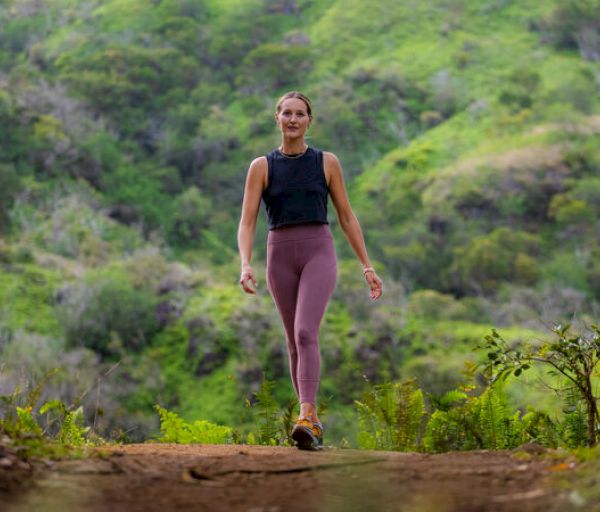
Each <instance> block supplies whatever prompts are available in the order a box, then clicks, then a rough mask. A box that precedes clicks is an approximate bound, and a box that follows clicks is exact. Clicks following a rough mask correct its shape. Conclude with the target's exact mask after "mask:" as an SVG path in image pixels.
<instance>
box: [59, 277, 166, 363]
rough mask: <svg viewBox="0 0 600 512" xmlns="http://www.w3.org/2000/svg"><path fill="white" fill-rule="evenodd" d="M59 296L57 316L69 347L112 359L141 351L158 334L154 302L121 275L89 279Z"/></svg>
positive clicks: (146, 291)
mask: <svg viewBox="0 0 600 512" xmlns="http://www.w3.org/2000/svg"><path fill="white" fill-rule="evenodd" d="M62 295H63V297H62V300H61V301H60V304H59V305H58V312H59V316H60V319H61V322H62V325H63V328H64V330H65V336H66V339H67V342H68V344H69V345H70V346H84V347H88V348H91V349H93V350H94V351H96V352H97V353H99V354H100V355H102V356H104V357H107V356H115V355H117V354H120V353H121V351H122V350H123V349H126V350H133V351H139V350H141V349H142V348H143V347H144V346H145V345H146V344H147V342H148V341H149V340H150V339H151V338H152V336H153V335H154V334H155V333H156V332H157V330H158V327H159V324H158V319H157V317H156V311H155V309H156V305H157V298H156V297H155V296H154V295H153V294H152V292H150V291H148V290H146V289H143V288H140V289H136V288H134V287H133V286H132V285H131V284H130V282H129V281H128V280H127V278H126V277H125V276H124V275H119V274H115V275H111V274H97V275H89V276H88V277H87V278H85V279H84V280H83V281H82V282H80V283H77V284H75V285H73V286H70V287H68V288H67V289H65V290H63V292H62Z"/></svg>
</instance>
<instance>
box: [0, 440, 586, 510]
mask: <svg viewBox="0 0 600 512" xmlns="http://www.w3.org/2000/svg"><path fill="white" fill-rule="evenodd" d="M11 457H13V459H11ZM2 460H5V462H4V466H2ZM10 460H12V462H10ZM575 466H576V463H575V462H573V461H569V460H567V459H564V458H563V459H559V458H556V457H553V456H552V454H551V453H549V452H546V451H544V450H543V449H541V448H539V447H537V446H535V445H532V446H529V447H525V448H524V449H520V450H516V451H515V450H513V451H473V452H460V453H459V452H455V453H446V454H436V455H430V454H422V453H397V452H368V451H362V450H361V451H359V450H340V449H333V448H332V449H325V450H323V451H321V452H302V451H299V450H297V449H295V448H286V447H266V446H243V445H201V446H199V445H194V446H189V445H169V444H137V445H120V446H111V447H102V448H99V449H97V450H96V455H95V456H93V457H90V458H87V459H84V460H63V461H56V462H37V463H34V464H31V465H30V464H27V463H20V462H19V461H17V459H15V458H14V454H12V455H11V454H9V453H5V454H4V459H3V455H1V454H0V510H2V511H3V512H4V511H6V512H26V511H27V512H29V511H36V512H37V511H44V512H53V511H61V512H63V511H67V512H79V511H86V512H95V511H97V512H104V511H107V512H119V511H132V512H133V511H145V512H148V511H158V512H167V511H170V510H191V511H204V510H206V511H211V512H212V511H243V512H300V511H301V512H307V511H318V512H330V511H331V512H342V511H343V512H352V511H357V512H358V511H383V512H387V511H402V512H459V511H460V512H475V511H516V510H518V511H519V512H534V511H540V512H554V511H556V512H565V511H570V510H585V511H588V510H596V508H594V504H590V503H589V502H588V503H585V502H584V500H582V498H581V496H579V495H578V494H577V493H574V492H573V491H572V490H569V488H568V487H565V485H563V484H561V481H563V483H564V480H565V479H564V475H566V474H568V473H569V472H571V471H573V470H574V468H575ZM7 482H10V483H7ZM596 505H597V504H596Z"/></svg>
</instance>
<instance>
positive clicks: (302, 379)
mask: <svg viewBox="0 0 600 512" xmlns="http://www.w3.org/2000/svg"><path fill="white" fill-rule="evenodd" d="M336 281H337V261H336V254H335V247H334V244H333V237H332V236H331V231H330V230H329V226H328V225H327V224H296V225H288V226H284V227H281V228H277V229H272V230H270V231H269V235H268V238H267V286H268V288H269V291H270V292H271V296H272V297H273V300H274V301H275V305H276V306H277V310H278V311H279V314H280V316H281V320H282V323H283V327H284V329H285V334H286V338H287V347H288V353H289V356H290V374H291V377H292V383H293V385H294V389H295V390H296V395H297V396H298V399H299V400H300V403H302V402H309V403H311V404H315V405H316V399H317V389H318V388H319V379H320V372H321V357H320V354H319V325H320V324H321V320H322V318H323V315H324V313H325V309H326V308H327V303H328V302H329V298H330V297H331V294H332V293H333V290H334V289H335V285H336Z"/></svg>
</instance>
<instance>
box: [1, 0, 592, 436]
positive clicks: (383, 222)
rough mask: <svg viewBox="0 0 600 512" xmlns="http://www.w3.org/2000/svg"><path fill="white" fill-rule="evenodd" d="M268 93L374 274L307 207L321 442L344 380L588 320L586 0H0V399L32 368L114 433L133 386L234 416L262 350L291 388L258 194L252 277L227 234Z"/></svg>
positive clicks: (353, 385)
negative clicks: (316, 238)
mask: <svg viewBox="0 0 600 512" xmlns="http://www.w3.org/2000/svg"><path fill="white" fill-rule="evenodd" d="M290 89H297V90H301V91H304V92H306V93H307V94H308V96H310V97H311V98H312V99H313V101H314V111H315V122H314V125H313V127H312V128H311V131H310V139H309V142H310V143H311V144H312V145H314V146H316V147H319V148H322V149H325V150H329V151H333V152H335V153H336V154H337V155H338V156H339V158H340V160H341V162H342V165H343V167H344V174H345V177H346V182H347V186H348V190H349V193H350V197H351V202H352V205H353V207H354V209H355V211H356V213H357V216H358V218H359V221H360V222H361V226H362V227H363V231H364V234H365V238H366V240H367V247H368V249H369V253H370V255H371V258H372V259H373V261H374V265H375V266H376V269H377V271H378V273H379V274H380V276H381V277H382V279H383V280H384V296H383V297H382V299H381V300H380V301H379V302H377V303H370V302H369V299H368V290H367V288H366V286H365V284H364V282H363V281H362V276H361V273H360V266H359V265H358V262H357V261H356V259H355V258H354V256H353V254H352V251H351V249H350V246H349V244H348V243H347V242H346V240H345V239H344V235H343V233H342V231H341V230H340V229H339V226H338V224H337V220H336V218H335V215H334V210H333V206H332V205H331V203H330V213H329V217H330V222H331V225H332V229H333V232H334V236H335V239H336V249H337V253H338V256H339V258H340V265H339V269H340V270H339V281H338V286H337V289H336V292H335V295H334V299H333V301H332V303H331V305H330V307H329V310H328V313H327V316H326V318H325V320H324V324H323V328H322V332H321V347H322V357H323V366H322V368H323V381H322V384H321V397H322V398H323V399H324V400H327V401H328V402H329V413H328V415H329V418H328V420H329V423H330V425H331V430H330V431H331V432H332V435H333V437H334V438H335V439H338V440H339V439H341V438H342V437H346V438H347V439H353V436H354V435H355V431H354V430H353V428H354V427H352V420H353V411H352V404H353V401H354V400H355V399H358V398H359V397H360V395H361V393H362V391H363V390H364V389H365V388H366V386H367V385H368V383H369V382H371V383H372V382H380V381H383V380H386V379H403V378H407V377H416V378H417V380H418V382H419V384H420V385H421V386H422V387H423V388H424V389H425V390H426V391H428V392H431V393H443V392H445V391H447V390H449V389H451V388H452V387H453V386H455V385H456V384H457V383H459V382H460V381H461V378H462V377H461V373H460V371H461V368H462V364H463V361H464V360H465V359H472V360H476V359H478V358H480V355H479V354H476V353H473V352H472V349H473V347H474V346H475V345H477V343H478V342H479V341H480V340H481V339H482V338H483V336H485V335H486V334H488V333H489V331H490V329H491V327H492V326H495V327H497V328H499V329H501V330H502V332H503V335H504V336H505V337H506V338H507V339H510V340H519V339H521V340H524V339H532V338H536V337H538V338H545V337H549V331H548V327H549V326H551V325H552V322H563V321H565V320H569V319H573V318H575V320H576V322H580V323H582V324H589V323H592V322H593V321H594V320H596V321H597V319H598V311H599V304H600V137H599V135H600V95H599V89H600V2H598V0H568V1H561V2H559V1H558V0H544V1H530V0H520V1H514V2H510V1H505V0H472V1H468V2H467V1H463V0H431V1H429V2H417V1H413V0H410V1H409V0H407V1H402V2H398V1H394V0H375V1H372V2H369V3H368V4H367V3H365V2H359V1H357V0H346V1H343V2H342V1H341V0H327V1H325V0H324V1H317V0H245V1H241V0H240V1H233V0H227V1H220V2H217V1H214V0H162V1H161V0H156V1H153V2H147V1H143V0H113V1H108V0H90V1H77V0H48V1H46V2H36V1H33V0H1V1H0V233H1V236H2V238H1V239H0V263H1V266H0V298H1V306H0V307H1V309H0V394H5V393H9V392H11V391H12V390H13V389H14V387H15V386H16V385H21V386H23V385H26V383H27V382H28V381H30V380H35V379H36V378H39V376H40V375H43V374H44V373H45V372H47V371H49V370H50V369H51V368H53V367H57V366H58V367H60V368H61V369H62V370H63V371H62V372H61V373H59V375H58V376H57V377H55V378H53V379H52V380H51V381H50V382H49V384H48V385H47V387H46V388H45V390H44V393H45V394H47V395H48V396H52V397H54V396H60V397H61V398H63V399H65V400H75V399H76V398H77V397H80V396H82V395H83V396H82V398H81V400H82V403H83V404H84V406H85V408H86V410H87V414H88V416H89V418H88V419H89V420H90V422H93V423H94V425H95V426H96V427H97V429H98V430H99V431H101V432H103V433H106V435H111V433H112V434H114V435H121V436H124V437H126V438H130V439H143V438H145V437H146V436H147V435H148V434H149V433H151V432H154V431H155V429H156V427H157V421H158V419H157V418H156V417H155V414H154V412H153V409H152V406H153V405H154V404H156V403H158V404H160V405H162V406H164V407H167V408H169V409H173V410H176V411H178V412H180V413H181V414H182V415H183V416H184V417H186V418H188V419H195V418H205V419H209V420H211V421H217V422H222V423H227V424H230V425H235V426H240V428H242V430H243V428H244V426H247V425H248V424H249V423H250V422H251V411H250V410H249V409H248V408H246V407H244V402H245V400H246V399H249V400H250V402H252V400H253V392H255V391H257V390H258V389H259V386H260V382H261V380H262V378H263V372H264V373H265V374H266V376H267V378H269V379H273V380H276V381H277V382H278V383H279V385H278V386H277V388H276V398H277V399H278V400H279V402H280V403H281V404H284V403H285V402H286V401H287V400H289V399H290V398H291V397H292V387H291V383H290V382H289V376H288V369H287V355H286V353H285V343H284V340H283V330H282V328H281V325H280V321H279V318H278V317H277V315H276V312H275V310H274V306H273V304H272V301H271V298H270V296H269V295H268V292H267V290H266V285H265V280H264V260H265V253H266V244H265V240H266V232H267V229H266V223H265V218H264V212H262V211H261V214H260V217H259V224H258V227H257V232H256V236H255V246H254V261H253V263H254V267H255V269H256V270H257V273H258V277H259V293H258V295H257V296H254V297H250V296H246V295H244V294H243V292H242V291H241V290H240V289H239V286H238V285H237V278H238V274H239V258H238V256H237V247H236V231H237V224H238V221H239V215H240V209H241V200H242V193H243V187H244V179H245V173H246V169H247V166H248V164H249V162H250V161H251V160H252V158H254V157H256V156H258V155H261V154H264V153H266V152H268V151H269V150H270V149H271V148H273V147H274V146H275V145H276V144H277V143H278V132H277V130H276V126H275V123H274V118H273V110H274V103H275V101H276V99H277V98H278V97H279V95H280V94H282V93H284V92H286V91H287V90H290ZM512 393H513V394H512V396H513V399H514V400H515V401H517V402H518V403H519V404H520V405H523V406H524V405H526V404H527V403H529V402H535V403H536V405H541V406H543V407H546V408H547V409H548V410H549V411H553V412H556V411H558V406H557V404H556V403H555V402H554V401H553V398H552V397H551V396H549V395H548V393H543V392H541V391H538V390H536V389H535V388H534V387H533V386H529V387H528V389H526V390H525V391H524V390H523V388H522V387H518V388H517V387H515V388H514V390H513V392H512Z"/></svg>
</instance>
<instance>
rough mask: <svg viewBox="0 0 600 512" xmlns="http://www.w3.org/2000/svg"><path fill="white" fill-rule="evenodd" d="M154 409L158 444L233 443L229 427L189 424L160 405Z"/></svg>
mask: <svg viewBox="0 0 600 512" xmlns="http://www.w3.org/2000/svg"><path fill="white" fill-rule="evenodd" d="M154 408H155V409H156V411H157V412H158V415H159V417H160V432H161V434H160V436H159V437H157V438H156V442H158V443H178V444H228V443H231V442H232V441H233V430H232V429H231V428H230V427H225V426H223V425H216V424H215V423H211V422H210V421H207V420H195V421H194V422H192V423H189V422H187V421H185V420H184V419H182V418H181V417H179V416H178V415H177V414H176V413H174V412H171V411H168V410H167V409H164V408H163V407H161V406H160V405H155V406H154Z"/></svg>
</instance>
